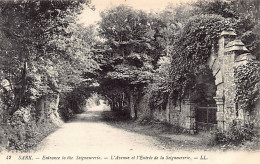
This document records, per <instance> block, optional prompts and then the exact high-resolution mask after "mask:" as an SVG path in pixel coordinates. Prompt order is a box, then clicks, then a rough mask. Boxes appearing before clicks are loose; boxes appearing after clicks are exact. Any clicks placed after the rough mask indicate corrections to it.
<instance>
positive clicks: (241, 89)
mask: <svg viewBox="0 0 260 164" xmlns="http://www.w3.org/2000/svg"><path fill="white" fill-rule="evenodd" d="M259 83H260V62H259V61H252V62H249V63H247V64H245V65H241V66H238V67H237V68H235V84H236V97H235V101H236V103H238V104H239V107H240V109H244V110H247V111H251V110H252V109H253V107H254V104H255V103H256V101H258V100H259V98H260V95H259V89H260V84H259Z"/></svg>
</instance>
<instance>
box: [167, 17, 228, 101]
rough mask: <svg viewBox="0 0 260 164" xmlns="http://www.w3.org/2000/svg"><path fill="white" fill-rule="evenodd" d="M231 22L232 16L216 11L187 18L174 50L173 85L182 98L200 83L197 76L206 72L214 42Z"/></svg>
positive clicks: (215, 42) (179, 97)
mask: <svg viewBox="0 0 260 164" xmlns="http://www.w3.org/2000/svg"><path fill="white" fill-rule="evenodd" d="M231 25H232V21H231V20H230V19H226V18H224V17H222V16H220V15H213V14H212V15H196V16H193V17H191V18H190V19H189V20H188V21H187V23H186V24H185V26H184V29H183V32H182V33H181V34H180V36H179V39H178V40H177V42H176V44H175V45H174V46H173V50H172V62H171V76H172V80H173V86H172V88H173V91H175V93H177V94H178V95H177V96H176V97H178V99H181V98H183V97H184V95H186V91H187V89H188V88H189V89H190V88H194V87H195V86H196V77H197V75H199V74H201V73H202V72H203V70H204V69H202V68H204V66H205V64H206V62H207V59H208V58H209V56H210V54H211V49H212V46H213V45H216V44H217V41H218V39H219V36H220V33H221V32H222V31H223V30H226V29H227V28H229V27H230V26H231Z"/></svg>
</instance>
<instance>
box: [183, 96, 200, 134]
mask: <svg viewBox="0 0 260 164" xmlns="http://www.w3.org/2000/svg"><path fill="white" fill-rule="evenodd" d="M196 108H197V103H196V102H195V101H194V100H192V99H184V107H183V109H182V110H185V113H186V124H185V125H186V129H187V130H188V131H189V132H190V133H191V134H194V133H196V132H197V131H196V119H195V114H196Z"/></svg>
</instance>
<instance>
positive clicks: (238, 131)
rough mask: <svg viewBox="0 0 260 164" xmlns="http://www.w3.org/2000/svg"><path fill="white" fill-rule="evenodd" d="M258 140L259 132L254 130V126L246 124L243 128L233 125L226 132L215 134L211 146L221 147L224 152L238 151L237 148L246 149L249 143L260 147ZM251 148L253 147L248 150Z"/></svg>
mask: <svg viewBox="0 0 260 164" xmlns="http://www.w3.org/2000/svg"><path fill="white" fill-rule="evenodd" d="M258 138H259V134H258V131H257V130H256V129H255V128H254V126H253V124H246V125H245V126H242V127H241V126H238V125H236V124H233V125H232V126H231V127H230V128H229V129H228V130H227V131H226V132H219V131H215V132H213V138H212V139H211V143H210V145H220V146H221V149H223V150H226V149H236V148H237V147H240V148H241V147H245V146H244V145H248V144H249V143H254V144H253V145H258V142H259V141H258ZM251 145H252V144H251ZM254 147H255V146H254ZM250 148H252V146H250V147H249V148H248V149H250Z"/></svg>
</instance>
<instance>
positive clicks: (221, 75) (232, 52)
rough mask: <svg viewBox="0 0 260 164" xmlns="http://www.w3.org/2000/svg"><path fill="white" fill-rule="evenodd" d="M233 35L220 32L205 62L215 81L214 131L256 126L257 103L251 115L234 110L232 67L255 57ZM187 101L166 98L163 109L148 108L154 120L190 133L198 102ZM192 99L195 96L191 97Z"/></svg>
mask: <svg viewBox="0 0 260 164" xmlns="http://www.w3.org/2000/svg"><path fill="white" fill-rule="evenodd" d="M235 38H236V34H235V32H234V31H233V30H232V29H230V30H227V31H223V32H222V33H221V35H220V39H219V41H218V44H217V45H215V46H213V48H212V52H211V56H210V58H209V60H208V62H207V64H208V66H209V68H210V69H211V70H212V75H213V76H214V78H215V82H214V83H215V86H216V93H215V97H214V100H215V103H216V106H217V114H216V116H217V129H218V130H220V131H226V130H228V129H229V128H230V126H231V125H232V124H233V123H234V122H236V123H240V124H241V125H242V126H243V125H244V124H245V123H248V122H254V123H255V125H256V126H258V127H260V122H259V116H260V111H259V110H260V102H258V103H257V104H256V106H255V110H253V112H251V113H248V112H245V111H243V110H239V109H238V105H237V104H236V102H235V95H236V86H235V82H234V68H235V67H237V66H238V65H241V64H246V63H247V62H248V61H250V60H254V59H255V57H254V56H253V55H251V54H249V53H248V50H247V49H246V47H245V45H244V44H243V43H242V42H241V41H240V40H235ZM187 97H189V98H188V99H184V100H183V101H182V102H177V103H174V102H172V100H171V99H170V98H169V99H168V104H167V107H166V109H152V110H151V111H152V115H153V117H154V118H155V119H158V120H160V121H166V122H169V123H171V124H173V125H177V126H180V127H182V128H185V129H187V130H188V131H189V132H190V133H195V132H196V130H197V129H196V118H195V116H196V109H197V107H198V105H199V103H200V102H198V101H197V102H195V101H194V97H192V96H191V95H187ZM195 97H196V96H195Z"/></svg>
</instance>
